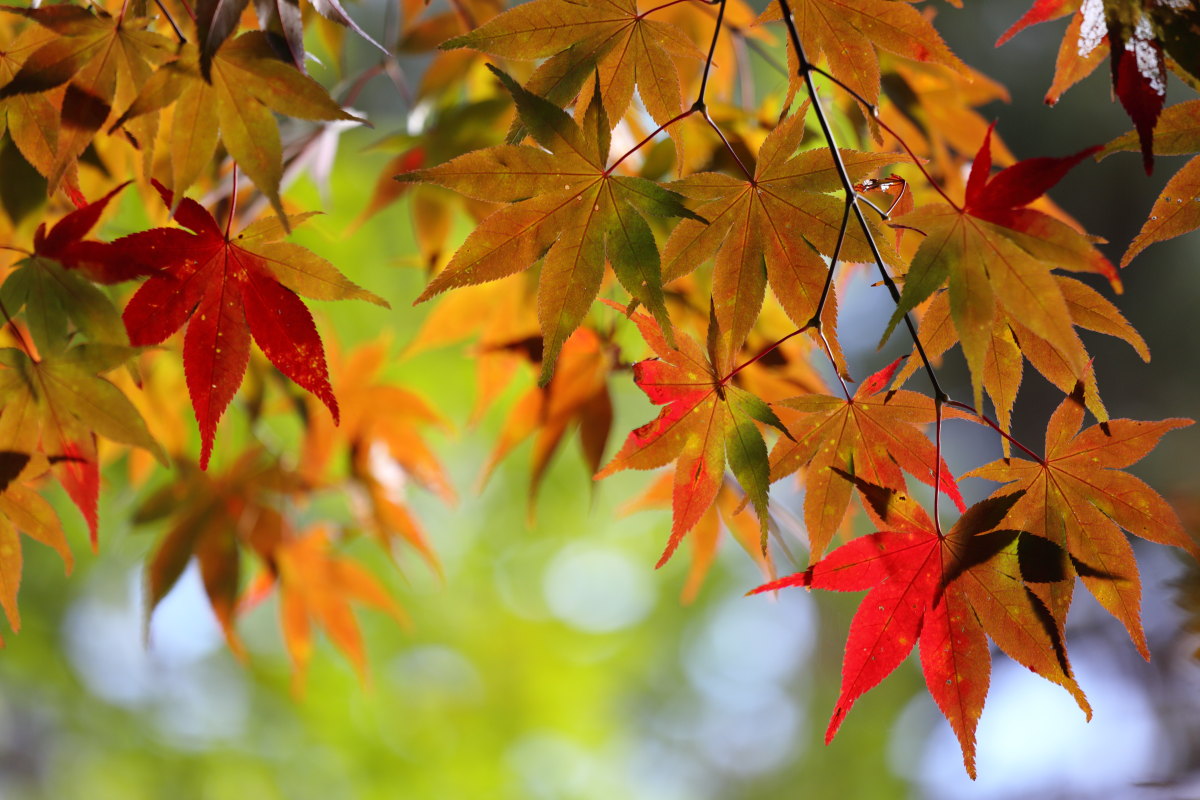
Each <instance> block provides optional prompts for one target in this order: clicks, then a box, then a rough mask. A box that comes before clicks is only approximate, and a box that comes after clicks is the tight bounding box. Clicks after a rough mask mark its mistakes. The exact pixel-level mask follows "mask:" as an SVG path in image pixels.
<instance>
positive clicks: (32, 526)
mask: <svg viewBox="0 0 1200 800" xmlns="http://www.w3.org/2000/svg"><path fill="white" fill-rule="evenodd" d="M49 469H50V462H49V461H48V460H47V459H46V457H45V456H44V455H42V454H41V453H33V454H29V453H19V452H13V451H9V450H4V451H0V606H2V607H3V608H4V615H5V616H6V617H7V618H8V624H9V626H10V627H11V628H12V629H13V631H14V632H17V631H19V630H20V629H21V615H20V611H19V610H18V608H17V592H18V590H19V589H20V587H21V573H22V554H21V537H20V535H19V534H21V533H24V534H25V535H26V536H28V537H29V538H31V539H34V540H35V541H38V542H41V543H42V544H44V545H46V546H47V547H51V548H53V549H54V550H55V551H56V552H57V553H58V554H59V556H60V557H61V558H62V560H63V566H64V569H65V570H66V573H67V574H68V575H70V574H71V568H72V567H73V566H74V563H75V559H74V557H73V556H72V555H71V549H70V547H69V546H68V545H67V538H66V535H65V534H64V533H63V529H62V523H61V522H60V521H59V519H58V514H56V513H55V512H54V509H53V508H52V507H51V505H50V504H49V503H47V502H46V501H45V500H44V499H43V498H42V496H41V495H39V494H38V493H37V492H36V491H34V490H33V489H31V488H30V487H28V486H25V485H24V484H26V483H28V482H30V481H33V480H36V479H37V478H39V477H41V476H42V475H44V474H45V473H46V472H47V471H48V470H49ZM3 645H4V640H3V639H0V646H3Z"/></svg>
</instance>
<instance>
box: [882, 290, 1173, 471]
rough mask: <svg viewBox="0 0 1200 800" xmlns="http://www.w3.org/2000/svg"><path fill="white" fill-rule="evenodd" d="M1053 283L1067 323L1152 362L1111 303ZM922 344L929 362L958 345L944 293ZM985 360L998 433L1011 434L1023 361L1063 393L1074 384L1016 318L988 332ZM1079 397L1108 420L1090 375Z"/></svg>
mask: <svg viewBox="0 0 1200 800" xmlns="http://www.w3.org/2000/svg"><path fill="white" fill-rule="evenodd" d="M1053 278H1054V282H1055V283H1056V284H1057V285H1058V288H1059V290H1060V291H1061V292H1062V296H1063V299H1064V300H1065V301H1066V304H1067V310H1068V312H1069V313H1070V315H1071V324H1073V325H1075V326H1076V327H1080V328H1087V329H1088V330H1092V331H1096V332H1098V333H1104V334H1107V335H1109V336H1115V337H1116V338H1118V339H1121V340H1123V341H1125V342H1126V343H1128V344H1129V346H1130V347H1132V348H1133V349H1134V351H1135V352H1137V354H1138V355H1139V356H1140V357H1141V359H1142V360H1143V361H1149V360H1150V349H1149V348H1148V347H1147V346H1146V341H1145V340H1144V339H1143V338H1142V337H1141V335H1140V334H1139V333H1138V332H1137V331H1136V330H1134V328H1133V326H1132V325H1130V324H1129V321H1128V320H1126V319H1125V317H1124V316H1123V315H1122V314H1121V312H1120V311H1119V310H1118V309H1117V307H1116V306H1115V305H1113V304H1112V303H1111V302H1110V301H1109V300H1107V299H1106V298H1105V297H1104V296H1103V295H1102V294H1100V293H1099V292H1097V291H1096V290H1095V289H1093V288H1092V287H1090V286H1088V285H1087V284H1085V283H1083V282H1082V281H1077V280H1075V279H1074V278H1069V277H1067V276H1065V275H1054V276H1053ZM919 331H920V337H921V346H922V347H923V348H924V350H925V355H926V356H927V357H929V358H937V357H938V356H940V355H941V354H942V353H944V352H946V351H947V350H949V349H950V348H951V347H953V346H954V345H955V344H957V343H958V336H957V335H956V333H955V330H954V323H953V321H952V320H951V317H950V300H949V296H948V294H947V292H945V291H944V290H943V291H939V292H937V293H936V294H934V296H933V297H932V298H931V299H930V300H929V303H928V305H927V306H926V307H925V310H924V311H923V312H922V314H921V325H920V329H919ZM990 336H991V338H990V342H989V345H988V351H987V356H986V358H985V359H984V362H983V390H984V391H985V392H987V395H988V397H990V398H991V400H992V405H993V407H994V408H995V409H996V421H997V422H998V423H999V424H1000V428H1001V430H1004V431H1009V430H1011V425H1012V410H1013V405H1014V404H1015V403H1016V399H1017V391H1018V389H1020V386H1021V381H1022V375H1023V373H1024V360H1026V359H1028V361H1029V363H1030V364H1031V365H1033V367H1034V369H1036V370H1037V371H1038V372H1040V373H1041V374H1042V375H1043V376H1044V377H1045V378H1046V379H1047V380H1048V381H1050V382H1051V383H1052V384H1054V385H1055V386H1057V387H1058V388H1059V389H1060V390H1061V391H1062V392H1063V394H1070V393H1071V391H1072V390H1073V389H1074V388H1075V384H1076V383H1078V379H1077V378H1076V377H1075V375H1074V374H1073V373H1072V371H1071V368H1070V366H1069V365H1068V364H1067V363H1066V362H1065V361H1063V359H1062V358H1061V357H1058V355H1057V354H1056V353H1055V352H1054V351H1053V349H1052V348H1050V347H1049V346H1048V345H1047V344H1046V343H1045V342H1044V341H1043V340H1042V339H1040V338H1039V337H1037V336H1036V335H1034V334H1033V333H1032V332H1031V331H1030V330H1029V329H1028V328H1026V327H1025V326H1024V325H1022V324H1021V323H1020V322H1019V321H1018V318H1016V317H1008V318H1004V317H998V318H997V319H996V320H995V324H994V327H993V328H992V331H991V334H990ZM920 367H921V362H920V359H919V358H917V357H916V351H915V348H914V354H913V356H911V357H910V358H909V360H908V362H907V363H906V364H905V365H904V367H903V368H902V369H901V370H900V373H899V374H897V375H896V380H895V385H896V386H901V385H903V384H904V382H905V381H906V380H907V379H908V376H909V375H911V374H912V373H913V372H914V371H916V370H918V369H920ZM1083 389H1084V391H1083V399H1084V403H1085V405H1086V406H1087V407H1088V409H1089V410H1090V411H1091V412H1092V413H1093V414H1095V415H1096V418H1097V419H1100V420H1105V419H1108V412H1107V410H1106V409H1105V407H1104V403H1103V401H1101V399H1100V394H1099V388H1098V387H1097V385H1096V378H1095V374H1094V372H1092V371H1091V370H1088V371H1087V373H1086V374H1085V375H1084V381H1083ZM1000 444H1001V446H1002V447H1003V448H1004V455H1005V456H1008V455H1009V452H1010V448H1011V444H1010V443H1009V441H1008V439H1001V442H1000Z"/></svg>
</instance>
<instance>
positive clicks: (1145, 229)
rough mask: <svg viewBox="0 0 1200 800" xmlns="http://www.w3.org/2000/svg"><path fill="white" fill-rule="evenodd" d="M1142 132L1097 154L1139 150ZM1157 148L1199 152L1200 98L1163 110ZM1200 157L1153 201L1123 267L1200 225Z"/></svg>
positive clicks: (1171, 152)
mask: <svg viewBox="0 0 1200 800" xmlns="http://www.w3.org/2000/svg"><path fill="white" fill-rule="evenodd" d="M1140 136H1141V134H1140V133H1139V132H1138V131H1137V130H1133V131H1130V132H1129V133H1126V134H1125V135H1123V136H1118V137H1117V138H1116V139H1113V140H1112V141H1111V142H1109V143H1108V144H1106V145H1105V146H1104V149H1103V150H1101V151H1100V153H1099V154H1098V155H1097V156H1096V157H1097V158H1098V159H1103V158H1107V157H1108V156H1110V155H1112V154H1113V153H1116V152H1118V151H1121V150H1133V151H1136V150H1137V149H1138V147H1139V141H1140ZM1154 151H1155V152H1156V153H1158V154H1159V155H1164V156H1175V155H1191V154H1192V153H1200V100H1189V101H1187V102H1186V103H1178V104H1176V105H1173V106H1171V107H1170V108H1168V109H1166V110H1165V111H1163V113H1162V116H1161V117H1159V119H1158V125H1157V127H1155V129H1154ZM1198 195H1200V156H1197V157H1196V158H1193V159H1191V160H1190V161H1188V162H1187V163H1186V164H1184V165H1183V167H1182V168H1181V169H1180V170H1179V172H1176V173H1175V174H1174V175H1173V176H1172V177H1171V179H1170V180H1169V181H1167V185H1166V186H1164V187H1163V190H1162V194H1160V195H1159V196H1158V199H1157V200H1155V201H1154V207H1153V208H1151V209H1150V216H1149V218H1148V219H1147V220H1146V221H1145V223H1143V224H1142V229H1141V230H1140V231H1138V235H1137V236H1135V237H1134V239H1133V241H1132V242H1130V243H1129V247H1128V248H1127V249H1126V250H1125V255H1123V256H1121V266H1122V267H1124V266H1126V265H1127V264H1128V263H1129V262H1130V261H1132V260H1133V259H1134V257H1135V256H1137V254H1138V253H1140V252H1142V251H1143V250H1145V249H1146V248H1147V247H1149V246H1150V245H1152V244H1154V243H1156V242H1163V241H1166V240H1167V239H1173V238H1174V237H1176V236H1182V235H1183V234H1185V233H1188V232H1190V231H1194V230H1196V228H1200V202H1197V200H1196V197H1197V196H1198Z"/></svg>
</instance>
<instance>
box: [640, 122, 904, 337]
mask: <svg viewBox="0 0 1200 800" xmlns="http://www.w3.org/2000/svg"><path fill="white" fill-rule="evenodd" d="M804 117H805V115H804V113H796V114H793V115H792V116H790V117H788V118H787V119H786V120H784V121H783V122H781V123H780V124H779V125H778V126H777V127H776V128H775V130H773V131H772V132H771V133H770V135H769V136H767V138H766V140H765V141H764V142H763V144H762V148H761V149H760V150H759V154H758V165H757V167H756V169H755V171H754V176H753V177H752V178H748V179H745V180H743V179H740V178H735V177H732V176H728V175H722V174H719V173H714V172H701V173H697V174H695V175H690V176H688V177H687V178H685V179H683V180H681V181H676V182H675V183H672V184H671V188H672V189H674V190H676V191H678V192H679V193H680V194H683V195H684V196H686V197H688V198H690V199H692V200H693V201H694V202H693V204H692V205H693V209H694V210H695V211H696V213H697V214H699V215H700V216H702V217H703V220H697V219H685V220H683V221H681V222H680V223H679V224H678V225H676V226H675V230H673V231H672V232H671V236H670V238H669V239H668V240H667V243H666V244H665V245H664V246H663V270H662V271H663V281H664V283H665V282H670V281H672V280H675V279H677V278H680V277H682V276H683V275H686V274H688V273H690V272H691V271H692V270H694V269H696V267H698V266H699V265H700V264H702V263H704V262H705V261H707V260H709V259H710V258H714V256H715V265H714V269H713V288H712V294H713V302H714V304H715V308H716V314H717V322H718V323H719V325H720V329H721V333H722V336H723V337H726V339H723V341H722V346H723V347H725V348H727V349H728V350H729V351H730V352H733V351H736V350H737V349H738V348H739V347H740V346H741V345H742V343H743V341H744V340H745V338H746V335H747V334H748V333H749V332H750V329H751V328H752V327H753V325H754V321H755V320H756V319H757V318H758V314H759V309H761V308H762V304H763V297H764V294H765V290H766V286H767V284H768V283H769V284H770V286H771V290H772V291H773V292H774V293H775V296H776V297H777V298H778V299H779V302H780V304H781V305H782V306H783V308H784V310H785V311H786V312H787V314H788V316H789V317H791V319H792V321H793V322H795V323H796V324H797V325H798V326H804V325H807V324H808V323H809V322H811V321H812V316H813V314H814V313H815V312H816V309H817V305H818V303H819V302H820V298H821V292H822V289H823V288H824V286H825V280H826V276H827V275H828V273H829V267H828V265H827V264H826V262H825V260H824V259H822V258H821V254H822V253H823V254H825V255H829V256H832V255H833V254H834V252H835V250H836V246H837V242H838V239H839V231H840V229H841V222H842V217H843V216H844V214H843V211H844V206H845V201H844V200H843V199H842V198H840V197H835V196H833V195H832V194H829V193H830V192H833V191H837V190H840V189H841V188H842V186H841V182H840V180H839V178H838V173H837V171H836V169H835V167H834V163H833V159H832V157H831V156H830V152H829V150H828V149H817V150H808V151H805V152H803V153H800V154H796V149H797V148H798V147H799V146H800V141H801V138H802V137H803V135H804ZM841 155H842V160H843V162H844V163H845V165H846V168H847V170H849V172H850V175H851V176H852V177H853V178H855V179H858V178H862V177H863V176H865V175H867V174H868V173H870V172H873V171H874V170H876V169H878V168H879V167H882V166H886V165H888V164H893V163H895V162H897V161H904V160H907V159H906V158H905V157H904V156H900V155H895V154H892V153H880V154H875V153H859V152H856V151H853V150H843V151H841ZM875 238H876V239H877V240H880V243H881V244H882V245H884V253H885V256H884V257H885V260H895V255H894V254H893V253H891V251H890V248H888V247H886V242H885V241H883V237H882V235H880V234H878V233H877V234H876V237H875ZM841 257H842V258H844V259H846V260H849V261H874V256H873V254H872V251H871V249H870V247H869V245H868V243H867V241H866V239H865V238H864V236H863V234H862V231H861V230H860V229H859V228H858V227H857V226H853V225H852V226H849V227H848V228H847V230H846V235H845V239H844V242H843V244H842V250H841ZM764 264H765V267H766V269H765V271H764V268H763V267H764ZM835 307H836V306H835V303H831V304H829V306H828V309H829V311H830V319H831V320H835V319H836V314H835V310H834V309H835ZM830 330H831V331H832V323H831V327H830Z"/></svg>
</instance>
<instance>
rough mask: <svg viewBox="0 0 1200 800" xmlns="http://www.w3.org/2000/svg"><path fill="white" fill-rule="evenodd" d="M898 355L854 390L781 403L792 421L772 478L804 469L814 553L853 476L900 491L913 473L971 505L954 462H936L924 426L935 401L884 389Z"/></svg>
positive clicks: (775, 453)
mask: <svg viewBox="0 0 1200 800" xmlns="http://www.w3.org/2000/svg"><path fill="white" fill-rule="evenodd" d="M901 361H902V359H897V360H896V361H894V362H892V363H891V364H889V365H888V366H887V367H884V368H883V369H882V370H880V371H879V372H876V373H875V374H874V375H872V376H870V377H869V378H867V379H866V380H865V381H863V382H862V384H861V385H860V386H859V387H858V389H857V391H855V393H854V396H853V397H841V398H839V397H832V396H829V395H823V394H809V395H802V396H800V397H793V398H789V399H787V400H781V401H779V402H778V403H777V404H776V406H777V407H778V408H779V410H780V413H782V414H784V418H785V420H789V422H788V424H787V428H788V431H789V432H790V433H791V439H790V440H783V439H781V440H780V441H779V442H777V443H776V444H775V447H774V449H773V450H772V451H771V480H772V481H777V480H779V479H780V478H783V477H785V476H787V475H790V474H792V473H793V472H796V471H797V470H799V469H801V468H805V477H804V485H805V495H804V523H805V527H806V528H808V539H809V547H810V551H811V552H812V553H813V554H814V555H820V554H821V553H823V552H825V548H826V547H827V546H828V544H829V541H830V540H831V539H832V538H833V534H834V533H835V532H836V531H837V529H838V526H839V525H841V523H842V518H843V517H844V516H845V515H846V507H847V505H848V504H849V503H850V496H851V495H852V494H853V493H854V480H859V481H862V482H863V483H865V484H868V485H871V486H877V487H881V488H883V489H890V490H892V491H895V492H899V493H903V492H904V491H905V483H904V474H903V473H904V472H908V473H909V474H910V475H913V476H914V477H916V478H917V479H918V480H920V481H921V482H923V483H925V484H928V485H930V486H933V485H934V484H935V481H936V483H937V485H938V487H939V488H940V490H941V491H943V492H945V493H946V495H947V496H948V497H950V498H951V499H952V500H953V501H954V503H955V505H957V506H958V507H959V508H960V509H963V508H965V507H966V506H965V505H964V504H963V499H962V495H961V494H960V493H959V489H958V484H957V483H955V481H954V476H953V475H952V474H951V473H950V469H949V467H947V466H946V462H945V461H944V460H943V461H938V459H937V449H936V447H935V446H934V443H933V442H931V441H930V440H929V437H927V436H926V435H925V434H924V432H922V430H921V427H920V426H922V425H927V424H929V423H931V422H934V421H935V419H936V411H935V409H934V404H933V400H932V399H931V398H929V397H926V396H925V395H921V394H917V393H916V392H908V391H902V390H901V391H890V392H886V393H882V394H881V392H883V390H884V389H885V388H886V387H887V384H888V382H889V381H890V380H891V378H892V376H893V375H894V374H895V372H896V370H897V369H898V368H899V366H900V363H901ZM793 418H794V421H790V420H792V419H793ZM935 463H936V464H937V466H936V467H935V466H934V464H935Z"/></svg>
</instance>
